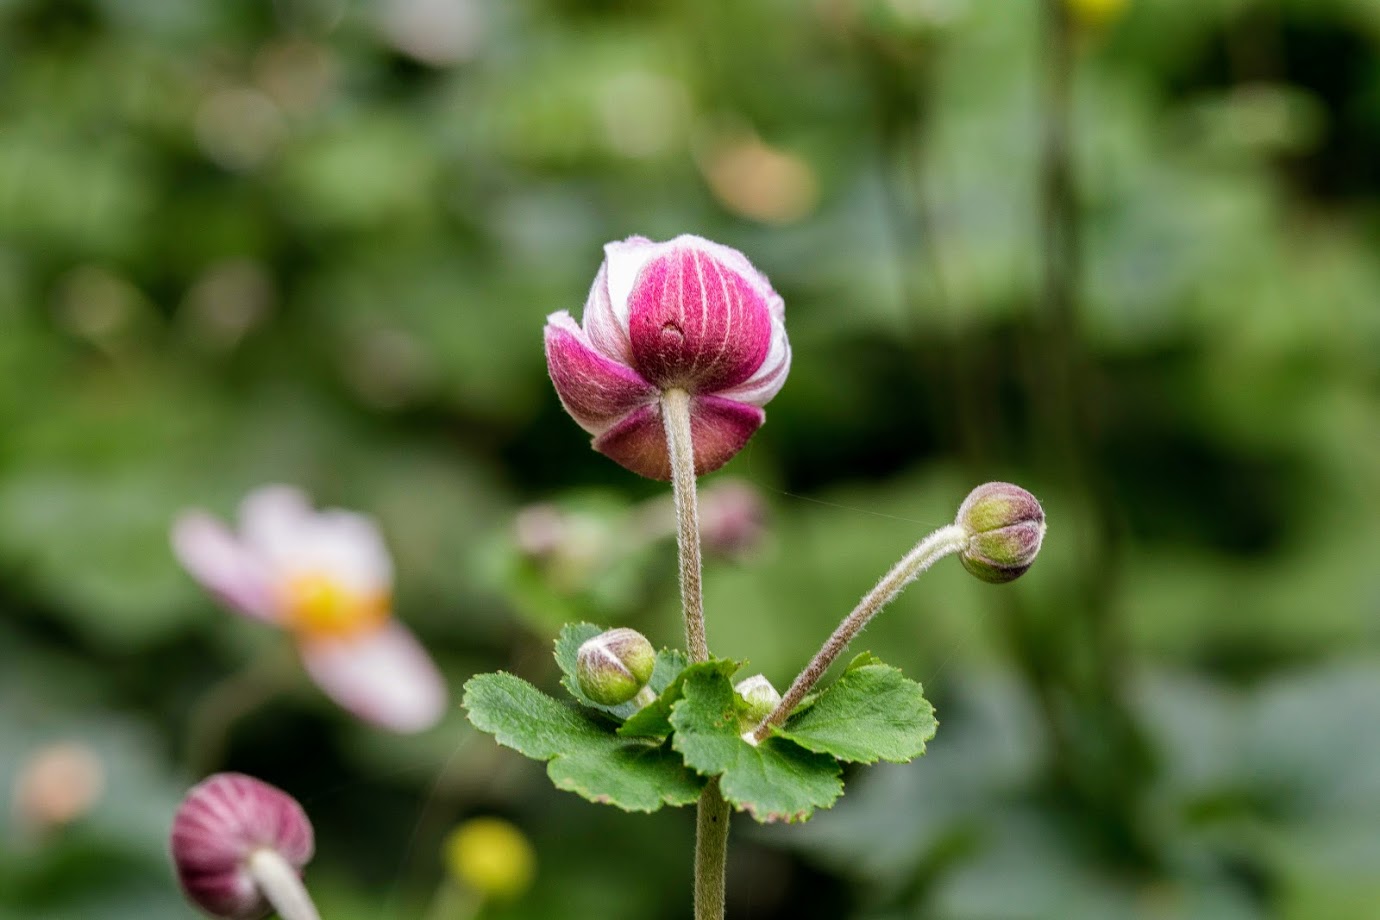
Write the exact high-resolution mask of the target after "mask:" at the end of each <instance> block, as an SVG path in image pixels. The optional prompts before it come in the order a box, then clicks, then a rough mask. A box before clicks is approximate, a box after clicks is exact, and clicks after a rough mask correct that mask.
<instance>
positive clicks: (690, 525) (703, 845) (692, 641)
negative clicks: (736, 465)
mask: <svg viewBox="0 0 1380 920" xmlns="http://www.w3.org/2000/svg"><path fill="white" fill-rule="evenodd" d="M661 421H662V424H663V425H664V426H665V428H666V450H667V453H668V454H669V455H670V458H671V486H672V489H673V491H674V495H675V502H676V548H677V549H678V550H679V557H680V603H681V610H682V612H683V613H684V616H685V645H686V647H687V648H688V649H689V651H690V660H691V661H707V660H708V659H709V644H708V642H707V641H706V640H705V636H704V589H703V586H702V584H701V582H700V571H701V563H700V516H699V507H698V502H697V499H696V495H695V447H694V443H693V441H692V438H691V433H690V394H689V393H687V392H685V391H684V390H680V389H672V390H667V391H666V392H665V393H663V394H662V396H661ZM728 818H729V807H728V803H727V802H725V801H724V797H723V796H722V795H721V794H720V793H719V781H718V780H717V779H712V780H710V781H709V784H708V785H707V786H705V787H704V792H703V793H701V794H700V801H699V805H698V806H697V808H696V811H695V920H723V916H724V871H725V868H726V867H727V864H728Z"/></svg>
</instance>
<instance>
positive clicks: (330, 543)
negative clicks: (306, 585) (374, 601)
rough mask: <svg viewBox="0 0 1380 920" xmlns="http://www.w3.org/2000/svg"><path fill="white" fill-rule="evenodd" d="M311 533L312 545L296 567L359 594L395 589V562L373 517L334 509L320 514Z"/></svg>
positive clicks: (296, 561)
mask: <svg viewBox="0 0 1380 920" xmlns="http://www.w3.org/2000/svg"><path fill="white" fill-rule="evenodd" d="M308 533H309V537H310V539H309V542H308V543H306V544H305V545H304V546H303V547H302V548H301V550H300V551H299V552H298V553H297V555H296V556H295V558H294V564H295V565H303V566H305V567H306V570H307V571H310V572H319V573H321V574H324V575H329V576H331V577H332V578H333V579H335V580H336V581H338V582H339V583H340V584H341V585H343V586H345V587H346V588H349V589H350V590H351V591H354V592H356V593H360V594H365V595H378V594H387V593H389V592H390V591H391V590H392V587H393V560H392V558H391V557H390V556H389V555H388V548H387V547H386V546H385V545H384V542H383V535H382V534H380V533H379V528H378V525H377V524H376V523H374V519H373V518H371V517H369V516H367V515H363V514H358V513H356V512H353V511H341V510H339V509H334V508H333V509H329V510H327V511H322V512H320V513H318V514H316V515H315V516H314V517H313V518H312V521H311V523H310V525H309V527H308Z"/></svg>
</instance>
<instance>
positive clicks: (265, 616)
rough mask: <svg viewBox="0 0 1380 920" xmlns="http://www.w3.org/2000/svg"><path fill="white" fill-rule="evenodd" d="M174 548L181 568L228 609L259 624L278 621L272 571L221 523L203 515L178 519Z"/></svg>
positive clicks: (188, 514) (188, 515)
mask: <svg viewBox="0 0 1380 920" xmlns="http://www.w3.org/2000/svg"><path fill="white" fill-rule="evenodd" d="M172 547H173V553H174V555H176V556H177V560H178V561H179V562H181V563H182V567H183V568H185V569H186V570H187V572H188V573H189V574H190V575H191V576H192V577H193V578H195V579H196V580H197V581H198V582H200V583H201V585H202V587H204V588H206V590H208V591H210V592H211V593H212V594H214V595H215V596H216V597H218V598H219V599H220V600H221V601H222V602H223V603H224V604H225V605H226V606H228V607H230V608H231V609H232V610H234V611H235V612H237V613H243V614H245V615H247V616H251V617H255V618H256V619H260V620H267V621H270V622H273V621H276V620H277V619H279V615H280V614H279V611H278V609H277V605H276V604H275V603H274V593H273V580H272V574H271V572H270V571H269V568H268V567H267V566H266V565H264V563H263V561H262V560H261V559H260V558H259V557H258V556H257V555H256V554H255V553H253V552H251V551H250V550H249V549H248V548H246V547H245V546H244V545H243V544H242V543H241V542H240V541H239V540H237V539H236V538H235V536H234V534H232V533H231V532H230V530H229V528H227V527H226V526H225V525H224V524H222V523H221V522H220V521H218V520H216V519H215V518H213V517H212V516H211V515H209V514H206V513H204V512H201V511H189V512H186V513H185V514H181V515H179V516H178V518H177V520H176V521H174V522H173V528H172Z"/></svg>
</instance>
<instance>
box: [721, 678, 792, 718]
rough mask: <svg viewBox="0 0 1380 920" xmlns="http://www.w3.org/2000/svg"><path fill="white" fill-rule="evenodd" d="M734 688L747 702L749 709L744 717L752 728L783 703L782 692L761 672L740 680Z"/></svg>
mask: <svg viewBox="0 0 1380 920" xmlns="http://www.w3.org/2000/svg"><path fill="white" fill-rule="evenodd" d="M733 689H734V690H735V691H737V693H738V695H739V696H741V697H742V698H743V699H744V700H745V701H746V702H747V709H746V711H744V712H743V715H742V718H743V721H744V722H745V723H749V727H752V728H755V727H756V726H757V724H758V723H759V722H761V721H762V720H763V719H765V718H766V717H767V716H769V715H771V713H772V710H774V709H775V708H776V707H777V706H778V705H780V703H781V694H779V693H777V692H776V688H775V687H773V686H772V685H771V681H769V680H767V679H766V678H765V677H763V676H762V675H761V674H754V675H752V676H751V677H749V678H747V679H746V680H743V681H739V683H738V686H736V687H734V688H733Z"/></svg>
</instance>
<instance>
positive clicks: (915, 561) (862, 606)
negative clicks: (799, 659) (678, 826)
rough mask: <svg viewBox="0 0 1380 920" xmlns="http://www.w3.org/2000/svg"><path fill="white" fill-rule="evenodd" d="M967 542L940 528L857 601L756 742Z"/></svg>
mask: <svg viewBox="0 0 1380 920" xmlns="http://www.w3.org/2000/svg"><path fill="white" fill-rule="evenodd" d="M967 542H968V534H967V531H965V530H964V529H963V528H962V527H960V526H959V525H957V524H950V525H949V526H947V527H941V528H939V529H938V530H936V531H935V532H934V533H932V534H930V535H929V536H928V537H926V538H925V539H923V540H921V541H920V542H919V543H917V544H915V547H914V548H913V549H912V550H911V551H910V552H908V553H906V555H905V556H903V557H902V558H901V561H900V562H898V563H896V564H895V565H894V566H892V567H891V571H889V572H887V573H886V574H885V575H883V576H882V579H881V581H879V582H877V584H876V586H874V587H873V588H872V590H871V591H869V592H867V594H866V595H864V596H863V599H862V600H860V601H858V606H856V607H854V608H853V612H852V613H850V614H848V616H846V617H844V620H843V622H842V623H840V624H839V626H838V629H835V630H834V634H833V635H832V636H830V637H829V639H828V641H826V642H825V643H824V646H823V647H822V648H820V650H819V652H817V653H816V654H815V657H814V658H812V659H811V660H810V663H809V664H807V665H806V666H805V670H803V671H801V672H800V674H799V675H798V676H797V677H796V679H795V682H794V683H792V684H791V687H790V689H789V690H787V691H786V695H785V696H783V697H782V698H781V702H780V703H779V704H777V707H776V708H775V709H773V710H772V712H771V715H769V716H767V717H766V718H765V719H763V720H762V724H761V725H759V726H757V728H756V729H755V730H754V731H753V733H752V740H753V742H754V743H756V742H760V741H762V740H763V739H764V738H766V737H767V735H768V734H770V733H771V730H772V728H774V727H775V726H777V725H780V724H781V723H782V722H785V721H786V717H787V716H789V715H790V714H791V711H792V710H793V709H795V707H796V706H798V705H800V701H801V700H802V699H804V698H805V694H807V693H809V692H810V689H811V688H812V687H814V685H815V684H817V683H819V679H820V678H821V677H823V676H824V672H825V671H828V670H829V666H830V665H831V664H833V663H834V660H835V659H836V658H838V657H839V655H841V654H843V650H844V649H846V648H847V647H848V643H850V642H852V641H853V639H854V638H856V637H857V635H858V633H860V632H862V630H863V627H864V626H866V625H867V624H868V623H869V622H870V621H871V620H872V618H873V617H875V616H876V615H877V614H878V613H880V612H881V610H882V608H883V607H885V606H886V605H887V604H889V603H890V602H891V600H892V599H893V598H894V597H896V595H898V594H900V593H901V591H902V589H904V588H905V586H906V585H908V584H910V583H911V582H912V581H914V580H915V579H916V578H917V577H918V576H919V575H920V573H921V572H923V571H925V570H926V569H928V568H929V567H930V566H932V565H934V564H935V562H937V561H939V560H940V559H943V558H944V557H945V556H947V555H949V554H950V553H956V552H958V551H959V550H960V549H962V548H963V546H964V544H965V543H967Z"/></svg>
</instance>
